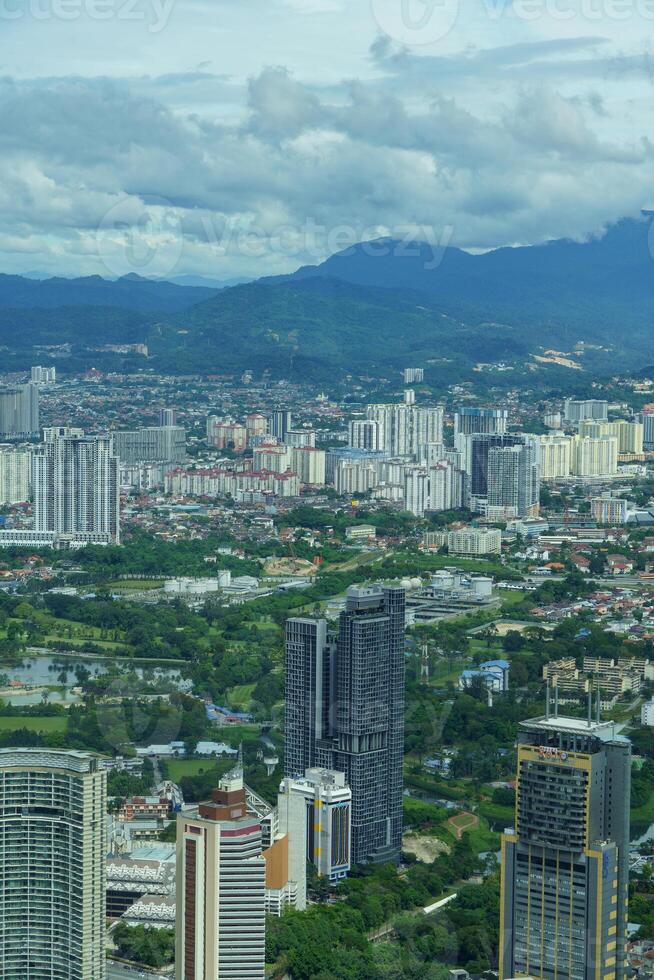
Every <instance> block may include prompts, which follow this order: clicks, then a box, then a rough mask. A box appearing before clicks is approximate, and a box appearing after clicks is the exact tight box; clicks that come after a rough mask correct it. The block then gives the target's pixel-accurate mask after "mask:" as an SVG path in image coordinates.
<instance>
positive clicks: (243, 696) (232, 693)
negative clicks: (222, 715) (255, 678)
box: [225, 684, 257, 711]
mask: <svg viewBox="0 0 654 980" xmlns="http://www.w3.org/2000/svg"><path fill="white" fill-rule="evenodd" d="M256 686H257V685H256V684H237V685H236V687H230V689H229V690H228V691H227V692H226V694H225V699H226V701H227V703H228V705H229V706H230V708H241V710H243V711H247V709H248V708H249V707H250V702H251V701H252V692H253V691H254V689H255V687H256Z"/></svg>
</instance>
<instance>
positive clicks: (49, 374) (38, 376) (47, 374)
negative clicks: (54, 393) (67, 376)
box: [30, 366, 57, 385]
mask: <svg viewBox="0 0 654 980" xmlns="http://www.w3.org/2000/svg"><path fill="white" fill-rule="evenodd" d="M30 380H31V382H32V384H33V385H53V384H54V383H55V381H56V380H57V369H56V368H54V367H40V366H35V367H33V368H32V369H31V371H30Z"/></svg>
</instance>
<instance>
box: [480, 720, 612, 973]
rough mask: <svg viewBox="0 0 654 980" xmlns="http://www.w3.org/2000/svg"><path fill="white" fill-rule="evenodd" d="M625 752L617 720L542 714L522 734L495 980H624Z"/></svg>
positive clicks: (506, 839) (506, 844)
mask: <svg viewBox="0 0 654 980" xmlns="http://www.w3.org/2000/svg"><path fill="white" fill-rule="evenodd" d="M630 755H631V749H630V743H629V741H628V739H626V738H624V737H623V736H621V735H619V734H617V733H616V726H615V724H614V723H613V722H605V723H602V722H600V721H593V720H591V710H590V705H589V716H588V720H584V719H579V718H562V717H549V716H547V717H544V718H536V719H533V720H531V721H526V722H523V724H522V725H521V727H520V732H519V735H518V773H517V783H516V795H517V799H516V825H515V828H513V829H512V830H511V831H509V832H506V833H505V834H504V835H503V839H502V886H501V899H500V901H501V910H500V923H501V925H500V928H501V936H500V971H499V972H500V980H508V978H510V977H540V978H546V980H623V977H624V976H625V941H626V934H627V888H628V860H629V790H630V778H631V758H630Z"/></svg>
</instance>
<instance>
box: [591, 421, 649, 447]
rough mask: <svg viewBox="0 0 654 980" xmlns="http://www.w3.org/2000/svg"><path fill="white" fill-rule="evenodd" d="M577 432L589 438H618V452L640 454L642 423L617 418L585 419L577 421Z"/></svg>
mask: <svg viewBox="0 0 654 980" xmlns="http://www.w3.org/2000/svg"><path fill="white" fill-rule="evenodd" d="M577 431H578V434H579V435H580V436H581V437H588V438H590V439H601V438H603V437H606V436H614V437H615V438H616V439H617V440H618V452H619V453H626V454H630V455H640V453H642V451H643V435H644V433H643V425H642V423H641V422H627V421H626V420H625V419H618V420H617V421H616V422H595V421H592V420H589V419H587V420H585V421H583V422H580V423H579V426H578V429H577Z"/></svg>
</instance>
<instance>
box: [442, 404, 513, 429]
mask: <svg viewBox="0 0 654 980" xmlns="http://www.w3.org/2000/svg"><path fill="white" fill-rule="evenodd" d="M508 424H509V413H508V411H507V410H506V409H505V408H459V409H458V410H457V411H456V412H455V414H454V435H455V436H457V435H462V436H471V435H473V433H475V432H482V433H486V434H487V435H500V436H501V435H504V433H505V432H506V430H507V426H508Z"/></svg>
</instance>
